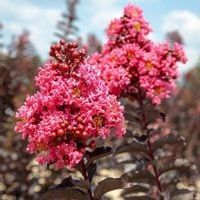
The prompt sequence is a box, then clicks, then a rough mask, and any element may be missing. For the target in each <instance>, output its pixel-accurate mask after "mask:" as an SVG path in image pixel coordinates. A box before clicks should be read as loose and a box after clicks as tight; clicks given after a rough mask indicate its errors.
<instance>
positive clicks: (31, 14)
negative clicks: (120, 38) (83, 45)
mask: <svg viewBox="0 0 200 200" xmlns="http://www.w3.org/2000/svg"><path fill="white" fill-rule="evenodd" d="M79 1H80V4H79V5H78V17H79V21H78V23H77V25H78V27H79V29H80V34H81V35H82V36H83V37H85V35H86V34H87V33H95V34H97V36H98V37H99V38H100V39H101V40H105V39H106V37H105V34H104V30H105V28H106V26H107V25H108V23H109V21H110V20H111V19H113V18H114V17H118V16H120V14H121V12H122V9H123V7H124V6H125V5H126V4H127V3H129V2H130V3H134V4H136V5H138V6H140V7H141V8H142V9H143V10H144V16H145V18H146V20H147V21H149V22H150V25H151V27H152V28H153V30H154V32H153V33H152V34H151V38H152V39H153V40H155V41H162V40H164V36H165V33H166V32H167V31H171V30H175V29H176V30H179V32H180V33H181V34H182V36H183V38H184V41H185V44H186V47H185V48H186V52H187V56H188V58H189V62H188V64H187V65H186V66H181V69H180V70H181V71H182V72H185V71H187V70H188V69H189V68H190V67H191V66H193V65H194V64H195V63H196V62H197V59H198V58H199V55H200V1H199V0H129V1H127V0H79ZM65 7H66V5H65V0H0V21H1V22H2V23H3V24H4V31H3V33H4V38H5V40H6V41H9V40H10V38H11V35H13V34H19V33H20V32H22V30H23V29H28V30H30V32H31V39H32V41H33V42H34V45H35V47H36V49H37V51H38V52H39V53H40V54H41V55H42V57H43V58H45V57H46V56H47V53H48V49H49V45H50V43H51V42H52V41H55V39H56V38H55V36H54V32H55V26H56V22H57V21H58V20H59V19H60V14H61V12H63V11H65Z"/></svg>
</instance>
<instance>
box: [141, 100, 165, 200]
mask: <svg viewBox="0 0 200 200" xmlns="http://www.w3.org/2000/svg"><path fill="white" fill-rule="evenodd" d="M139 104H140V109H141V111H142V128H143V130H144V131H146V132H147V149H148V153H149V157H150V158H151V165H152V167H153V172H154V175H155V179H156V183H157V187H158V190H159V193H160V197H161V200H164V197H163V195H162V192H163V189H162V185H161V183H160V179H159V173H158V170H157V167H156V164H155V159H154V154H153V150H152V146H151V142H150V132H149V131H148V129H147V126H148V122H147V119H146V118H147V117H146V113H145V111H144V103H143V100H142V98H140V99H139Z"/></svg>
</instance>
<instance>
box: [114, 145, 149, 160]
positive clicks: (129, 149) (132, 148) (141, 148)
mask: <svg viewBox="0 0 200 200" xmlns="http://www.w3.org/2000/svg"><path fill="white" fill-rule="evenodd" d="M136 152H141V153H143V154H145V155H146V156H147V157H149V156H148V151H147V148H146V146H145V145H144V144H142V143H139V142H136V141H133V142H131V143H129V144H123V145H121V146H119V147H118V148H117V149H116V150H115V153H114V154H115V155H117V154H121V153H136Z"/></svg>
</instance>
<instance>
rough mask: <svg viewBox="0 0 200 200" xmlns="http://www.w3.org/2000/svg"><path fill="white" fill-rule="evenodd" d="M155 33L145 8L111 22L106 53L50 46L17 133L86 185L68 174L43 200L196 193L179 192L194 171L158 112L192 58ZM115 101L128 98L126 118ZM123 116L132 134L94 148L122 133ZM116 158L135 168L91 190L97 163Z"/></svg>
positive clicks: (33, 149)
mask: <svg viewBox="0 0 200 200" xmlns="http://www.w3.org/2000/svg"><path fill="white" fill-rule="evenodd" d="M150 31H151V29H150V27H149V25H148V23H147V22H146V21H145V20H144V19H143V16H142V10H141V9H139V8H137V7H135V6H132V5H128V6H127V7H125V9H124V14H123V16H122V17H121V18H120V19H115V20H114V21H112V22H111V24H110V25H109V28H108V29H107V35H108V41H107V43H106V44H105V45H104V47H103V50H102V52H101V53H95V54H93V55H92V56H91V57H88V58H87V59H86V58H85V54H86V53H85V51H84V49H78V45H77V43H75V42H69V43H66V42H65V41H63V40H61V41H60V42H59V43H58V44H54V45H52V47H51V50H50V56H52V57H53V59H50V60H49V61H47V62H46V64H45V65H44V67H42V68H40V69H39V72H38V75H37V77H36V79H35V80H36V86H37V87H38V89H39V90H38V92H37V93H35V94H34V95H33V96H28V97H27V99H26V102H25V104H24V105H23V106H22V107H21V108H20V109H19V111H18V112H17V118H18V119H19V121H18V122H17V125H16V131H17V132H20V133H21V134H22V138H23V139H28V142H29V144H28V148H27V149H28V151H29V152H30V153H36V154H37V160H38V161H39V163H41V164H48V165H49V164H54V165H55V166H56V167H57V168H65V167H68V168H76V169H77V170H78V171H79V172H80V174H81V175H82V177H83V178H84V180H82V179H79V180H75V179H72V177H71V176H69V177H67V178H66V179H64V180H63V182H62V183H61V184H60V185H58V186H57V187H56V188H54V189H52V190H50V191H48V192H47V193H45V194H44V195H43V197H42V199H43V200H49V199H55V197H56V199H77V200H83V199H84V200H85V199H90V200H100V199H101V198H102V196H103V195H104V194H105V193H107V192H109V191H112V190H115V189H122V188H124V191H123V192H122V194H121V196H123V197H124V199H160V200H163V199H174V198H173V197H174V196H177V194H178V195H179V194H181V193H183V192H184V193H191V190H187V189H186V190H184V191H182V190H179V188H178V187H176V186H177V184H178V183H180V176H181V175H183V176H189V175H190V174H192V172H191V171H190V170H191V169H192V168H191V163H190V162H189V161H187V160H186V159H181V158H179V159H177V158H176V155H178V153H177V154H175V153H172V152H175V151H176V152H178V150H179V148H178V147H179V146H182V145H184V144H185V141H184V139H183V138H182V137H180V136H179V135H177V134H173V133H170V129H169V128H166V127H163V123H164V122H165V114H164V113H162V112H160V111H158V110H157V108H156V105H159V104H160V103H161V101H162V100H164V99H166V98H168V97H169V96H170V94H171V92H172V90H173V88H174V86H175V80H176V78H177V63H178V62H182V63H185V62H186V60H187V59H186V57H185V54H184V51H183V48H182V46H181V45H179V44H178V43H174V44H169V43H167V42H165V43H160V44H156V43H154V42H152V41H151V40H149V39H148V38H147V35H148V34H149V33H150ZM123 97H125V98H123ZM126 97H128V98H126ZM117 98H121V99H122V98H123V103H124V105H125V113H124V114H123V107H122V106H121V105H120V103H119V102H118V101H117ZM149 102H150V103H149ZM124 116H125V118H126V125H127V126H126V128H127V136H126V137H123V138H121V141H117V142H116V141H113V146H114V145H116V147H115V148H111V147H105V146H101V147H99V146H98V145H96V144H99V141H98V140H99V139H100V138H101V139H103V141H105V140H104V139H105V138H108V136H110V135H111V133H114V135H115V136H117V137H122V136H123V135H124V134H125V129H124V124H125V122H124ZM96 146H98V147H96ZM112 153H113V156H115V158H116V157H117V156H119V155H121V154H124V153H126V155H125V156H123V158H125V159H126V160H123V161H122V162H121V163H120V162H119V161H118V160H117V159H116V160H115V161H114V162H116V164H119V165H120V164H122V163H123V167H122V168H126V164H129V165H130V164H133V166H131V167H129V168H128V172H126V173H124V174H122V175H121V176H120V177H119V178H111V177H109V178H106V179H104V180H102V181H100V182H99V183H98V184H97V185H96V186H95V187H92V186H91V185H92V180H93V177H94V175H95V173H96V170H97V162H96V160H97V159H99V158H102V157H106V156H108V155H110V154H112ZM127 155H128V156H127ZM174 155H175V156H174ZM116 166H118V165H116ZM188 174H189V175H188ZM174 182H175V183H174ZM171 184H173V188H171V187H168V185H171ZM141 193H142V195H141ZM138 195H139V196H140V197H138ZM165 197H166V198H165ZM193 199H194V198H193Z"/></svg>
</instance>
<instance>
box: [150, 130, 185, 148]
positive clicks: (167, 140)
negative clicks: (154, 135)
mask: <svg viewBox="0 0 200 200" xmlns="http://www.w3.org/2000/svg"><path fill="white" fill-rule="evenodd" d="M180 143H182V144H184V143H185V140H184V138H183V137H180V136H178V135H175V134H172V133H171V134H169V135H166V136H164V137H161V138H159V139H158V140H156V141H155V142H154V143H153V144H152V150H153V151H155V150H156V149H158V148H162V147H163V146H164V145H166V144H180Z"/></svg>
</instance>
